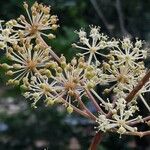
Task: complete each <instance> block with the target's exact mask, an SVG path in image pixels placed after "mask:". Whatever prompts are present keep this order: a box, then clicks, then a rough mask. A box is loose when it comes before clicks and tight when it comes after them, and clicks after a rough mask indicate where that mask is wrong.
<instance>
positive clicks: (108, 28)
mask: <svg viewBox="0 0 150 150" xmlns="http://www.w3.org/2000/svg"><path fill="white" fill-rule="evenodd" d="M90 2H91V4H92V5H93V7H94V9H95V11H96V12H97V14H98V16H99V18H100V19H101V20H102V21H103V23H104V25H105V27H106V29H107V30H108V32H109V33H110V34H111V32H112V30H111V29H112V25H110V24H109V23H108V21H107V19H106V17H105V16H104V14H103V12H102V11H101V9H100V8H99V7H98V4H97V2H96V0H90Z"/></svg>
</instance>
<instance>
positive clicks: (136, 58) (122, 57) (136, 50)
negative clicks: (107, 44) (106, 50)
mask: <svg viewBox="0 0 150 150" xmlns="http://www.w3.org/2000/svg"><path fill="white" fill-rule="evenodd" d="M142 46H143V43H142V41H141V40H138V39H136V42H135V43H132V42H131V40H130V39H129V38H124V39H123V41H121V46H120V47H119V46H118V47H115V49H113V50H111V52H110V56H111V55H112V56H115V57H117V59H115V60H112V61H111V62H112V63H113V64H116V65H122V64H125V65H126V64H127V65H129V66H130V67H136V66H139V67H140V66H141V65H142V64H143V60H144V59H145V58H146V57H147V51H146V50H145V49H142Z"/></svg>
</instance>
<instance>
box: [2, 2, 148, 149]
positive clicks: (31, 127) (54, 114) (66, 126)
mask: <svg viewBox="0 0 150 150" xmlns="http://www.w3.org/2000/svg"><path fill="white" fill-rule="evenodd" d="M23 1H24V0H1V1H0V19H1V20H6V21H8V20H9V19H12V18H17V17H18V16H19V15H20V14H23V13H25V11H24V9H23V7H22V4H23ZM27 2H28V3H29V4H33V3H34V0H28V1H27ZM38 2H42V3H44V4H47V5H51V6H52V10H53V11H52V12H53V14H57V15H58V17H59V24H60V28H59V29H58V31H57V33H56V35H57V38H56V39H54V40H53V41H47V42H48V43H49V44H50V45H52V47H53V49H54V50H56V53H58V54H59V55H60V54H61V53H63V54H64V55H65V56H66V57H67V58H68V60H70V59H71V58H72V56H74V55H75V53H77V50H75V49H73V48H71V44H72V43H73V42H75V41H77V36H76V35H75V33H74V31H75V30H79V29H80V28H81V27H84V28H87V27H88V25H99V26H101V30H102V31H103V32H104V33H106V34H108V35H109V36H110V37H116V38H121V37H123V36H126V35H128V36H130V37H139V38H141V39H142V40H145V41H146V42H147V44H146V45H147V46H149V43H150V0H41V1H38ZM1 61H4V58H1ZM149 62H150V59H147V61H146V65H147V66H149V64H150V63H149ZM6 80H7V79H6V77H5V75H4V72H3V70H1V71H0V150H44V149H45V150H87V149H88V146H89V144H90V142H91V139H92V136H93V135H94V133H95V132H93V125H92V124H91V123H90V122H89V121H88V120H86V119H84V118H82V117H80V116H76V115H75V114H72V116H69V115H66V111H65V110H64V109H63V108H62V107H59V106H57V107H56V106H54V107H53V108H46V107H44V106H42V104H41V106H39V107H38V108H37V109H32V108H31V106H30V102H28V101H26V100H25V99H24V98H23V97H22V96H20V93H21V91H20V89H19V88H15V89H14V88H13V87H8V86H6V85H5V81H6ZM149 96H150V95H149ZM141 107H142V106H141ZM143 112H144V113H145V111H144V109H143ZM141 128H145V127H143V126H141ZM99 150H150V138H149V137H146V138H141V139H140V138H135V137H126V136H122V138H119V136H118V135H106V136H105V137H104V139H103V141H102V144H101V146H100V147H99Z"/></svg>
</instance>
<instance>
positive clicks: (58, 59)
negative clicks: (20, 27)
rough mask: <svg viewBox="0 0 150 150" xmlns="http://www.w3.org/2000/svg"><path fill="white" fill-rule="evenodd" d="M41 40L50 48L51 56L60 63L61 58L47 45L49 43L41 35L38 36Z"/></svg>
mask: <svg viewBox="0 0 150 150" xmlns="http://www.w3.org/2000/svg"><path fill="white" fill-rule="evenodd" d="M38 39H39V41H40V42H41V43H42V44H43V45H44V46H45V47H46V48H49V51H50V54H51V56H52V57H53V58H54V59H55V60H56V61H57V62H58V63H60V58H59V57H58V56H57V55H56V53H54V52H53V51H52V50H51V48H50V47H49V46H48V45H47V43H46V42H45V41H44V40H43V38H42V37H41V36H38Z"/></svg>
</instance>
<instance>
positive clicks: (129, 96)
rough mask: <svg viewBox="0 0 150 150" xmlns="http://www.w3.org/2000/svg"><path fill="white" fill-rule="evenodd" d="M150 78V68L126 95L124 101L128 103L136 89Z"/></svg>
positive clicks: (136, 91)
mask: <svg viewBox="0 0 150 150" xmlns="http://www.w3.org/2000/svg"><path fill="white" fill-rule="evenodd" d="M149 78H150V70H148V72H147V73H146V75H145V76H144V77H143V79H142V80H141V81H140V82H139V83H138V85H137V86H136V87H135V88H134V89H133V90H132V91H131V92H130V94H129V95H128V96H127V97H126V101H127V102H128V103H129V102H130V101H132V99H133V98H134V96H135V95H136V94H137V93H138V91H139V90H140V89H141V88H142V87H143V86H144V85H145V83H146V82H148V81H149Z"/></svg>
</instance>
